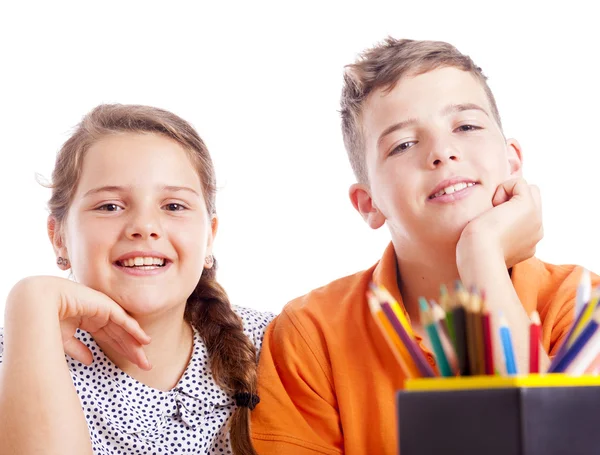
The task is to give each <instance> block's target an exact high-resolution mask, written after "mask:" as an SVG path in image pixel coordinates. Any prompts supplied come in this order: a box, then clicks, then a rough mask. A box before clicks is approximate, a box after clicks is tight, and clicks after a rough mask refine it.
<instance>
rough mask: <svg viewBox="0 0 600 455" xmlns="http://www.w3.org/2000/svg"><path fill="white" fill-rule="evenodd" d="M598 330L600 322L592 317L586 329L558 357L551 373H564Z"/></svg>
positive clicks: (550, 370)
mask: <svg viewBox="0 0 600 455" xmlns="http://www.w3.org/2000/svg"><path fill="white" fill-rule="evenodd" d="M596 330H598V323H597V322H596V321H595V320H594V319H592V320H591V321H590V322H588V324H587V325H586V326H585V329H583V331H582V332H581V334H580V335H579V336H578V337H577V339H576V340H575V342H574V343H573V344H572V345H571V346H570V347H569V348H568V349H567V350H566V352H565V353H564V354H563V356H562V357H561V358H560V359H558V362H556V365H554V366H553V367H552V369H549V370H548V372H549V373H562V372H564V371H565V370H566V369H567V367H568V366H569V365H570V364H571V362H572V361H573V360H574V359H575V357H577V354H579V352H580V351H581V350H582V349H583V347H584V346H585V344H586V343H587V342H588V341H589V339H590V338H591V337H592V335H593V334H594V333H596Z"/></svg>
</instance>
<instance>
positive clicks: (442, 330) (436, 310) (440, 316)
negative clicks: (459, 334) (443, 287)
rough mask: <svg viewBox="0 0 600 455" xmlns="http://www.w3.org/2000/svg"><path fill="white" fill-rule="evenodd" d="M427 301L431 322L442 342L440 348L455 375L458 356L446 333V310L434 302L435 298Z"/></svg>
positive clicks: (457, 372) (456, 373) (457, 371)
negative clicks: (429, 307) (429, 306)
mask: <svg viewBox="0 0 600 455" xmlns="http://www.w3.org/2000/svg"><path fill="white" fill-rule="evenodd" d="M429 303H430V305H431V314H432V316H433V320H434V321H433V322H434V324H435V325H436V328H437V330H438V333H439V334H440V341H441V342H442V348H443V349H444V353H445V354H446V359H448V363H449V364H450V369H451V370H452V374H453V375H454V376H457V375H458V374H459V370H458V358H457V357H456V350H455V349H454V344H452V341H451V339H450V335H449V333H448V327H447V325H446V321H447V319H446V312H445V311H444V310H443V309H442V307H441V306H440V305H438V304H437V303H436V302H435V300H430V301H429Z"/></svg>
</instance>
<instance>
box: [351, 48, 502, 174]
mask: <svg viewBox="0 0 600 455" xmlns="http://www.w3.org/2000/svg"><path fill="white" fill-rule="evenodd" d="M444 66H450V67H454V68H458V69H461V70H463V71H467V72H469V73H471V74H472V75H473V76H475V78H476V79H477V80H478V81H479V82H480V83H481V85H482V86H483V88H484V90H485V93H486V95H487V97H488V100H489V102H490V105H491V108H492V114H493V116H494V119H495V120H496V122H497V123H498V126H499V127H500V129H502V122H501V120H500V113H499V112H498V107H497V106H496V100H495V99H494V95H493V94H492V91H491V90H490V88H489V86H488V84H487V82H486V81H487V78H486V77H485V76H484V74H483V72H482V70H481V68H479V67H478V66H476V65H475V63H473V60H471V58H470V57H468V56H467V55H464V54H461V53H460V52H459V51H458V49H456V48H455V47H454V46H452V45H451V44H448V43H444V42H442V41H415V40H409V39H402V40H397V39H394V38H391V37H388V38H387V39H386V40H385V41H384V42H383V43H381V44H378V45H376V46H375V47H373V48H371V49H367V50H366V51H364V52H363V53H362V54H361V55H360V56H359V57H358V59H357V60H356V62H355V63H353V64H350V65H347V66H346V71H345V73H344V87H343V89H342V98H341V116H342V135H343V138H344V145H345V146H346V151H347V152H348V157H349V158H350V164H351V165H352V170H353V171H354V175H355V176H356V178H357V179H358V181H359V182H360V183H368V178H367V170H366V165H365V143H364V135H363V131H362V125H361V113H362V108H363V106H364V104H365V101H366V100H367V98H368V97H369V95H370V94H371V93H372V92H374V91H375V90H377V89H382V90H384V91H386V92H389V91H391V90H392V89H393V88H394V86H395V85H396V83H397V82H398V81H399V80H400V78H402V77H403V76H406V75H411V76H416V75H419V74H423V73H426V72H428V71H431V70H434V69H436V68H440V67H444Z"/></svg>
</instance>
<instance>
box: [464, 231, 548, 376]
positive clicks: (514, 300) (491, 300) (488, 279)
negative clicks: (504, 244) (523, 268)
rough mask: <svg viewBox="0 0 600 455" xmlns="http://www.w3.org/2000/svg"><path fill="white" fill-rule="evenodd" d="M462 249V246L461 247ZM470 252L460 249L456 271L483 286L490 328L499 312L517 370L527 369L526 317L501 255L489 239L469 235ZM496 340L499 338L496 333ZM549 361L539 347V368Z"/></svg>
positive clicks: (498, 352)
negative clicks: (506, 322)
mask: <svg viewBox="0 0 600 455" xmlns="http://www.w3.org/2000/svg"><path fill="white" fill-rule="evenodd" d="M465 249H466V248H465ZM469 251H471V253H467V252H464V253H463V254H462V258H461V259H459V262H460V265H459V272H460V277H461V280H462V281H463V283H465V284H467V285H469V286H475V287H476V288H477V289H484V290H485V295H486V299H485V303H486V307H487V310H489V311H490V312H491V313H492V314H493V315H494V317H493V318H492V320H493V321H494V331H495V333H498V325H497V322H498V320H497V319H498V318H497V316H498V315H499V314H500V313H502V314H503V315H504V316H505V317H506V319H507V321H508V324H509V326H510V329H511V337H512V342H513V346H514V350H515V357H516V363H517V371H518V372H519V373H527V372H529V325H530V322H531V320H530V318H529V316H528V315H527V313H526V311H525V308H524V307H523V305H522V304H521V301H520V300H519V297H518V296H517V293H516V291H515V288H514V286H513V284H512V281H511V279H510V276H509V274H508V270H507V269H506V263H505V261H504V257H503V256H502V255H499V254H498V252H497V251H494V250H493V248H491V247H490V245H489V243H487V244H486V243H485V242H481V243H479V242H478V241H477V240H476V239H473V243H472V246H471V247H470V248H469ZM496 340H498V341H499V338H498V337H496ZM494 346H495V348H496V349H495V352H494V357H495V358H496V359H501V358H502V349H501V345H500V343H499V342H496V343H495V344H494ZM549 364H550V360H549V358H548V355H547V354H546V352H545V351H544V350H543V349H542V350H540V371H545V370H546V369H547V368H548V366H549Z"/></svg>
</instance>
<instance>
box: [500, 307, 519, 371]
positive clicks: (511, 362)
mask: <svg viewBox="0 0 600 455" xmlns="http://www.w3.org/2000/svg"><path fill="white" fill-rule="evenodd" d="M499 325H500V339H501V340H502V349H503V352H504V361H505V363H506V374H508V375H509V376H511V375H516V374H517V363H516V361H515V351H514V349H513V344H512V337H511V335H510V328H509V326H508V321H507V320H506V317H504V315H503V314H500V324H499Z"/></svg>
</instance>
